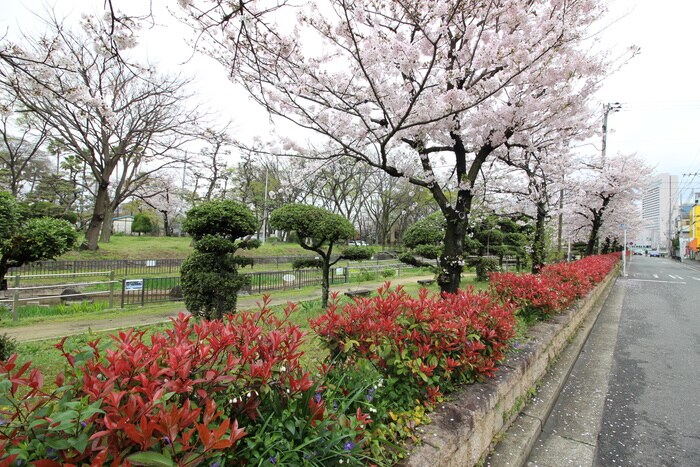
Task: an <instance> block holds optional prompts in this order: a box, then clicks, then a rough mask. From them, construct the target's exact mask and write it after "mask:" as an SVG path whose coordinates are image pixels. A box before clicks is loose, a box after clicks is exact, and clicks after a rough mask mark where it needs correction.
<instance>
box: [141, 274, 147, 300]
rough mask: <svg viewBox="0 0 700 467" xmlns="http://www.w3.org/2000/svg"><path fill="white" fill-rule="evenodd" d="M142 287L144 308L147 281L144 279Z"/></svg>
mask: <svg viewBox="0 0 700 467" xmlns="http://www.w3.org/2000/svg"><path fill="white" fill-rule="evenodd" d="M142 280H143V282H142V285H141V306H144V305H145V304H146V279H142Z"/></svg>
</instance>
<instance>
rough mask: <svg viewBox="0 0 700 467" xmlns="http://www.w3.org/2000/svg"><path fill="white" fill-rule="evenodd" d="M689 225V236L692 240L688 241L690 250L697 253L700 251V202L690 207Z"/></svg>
mask: <svg viewBox="0 0 700 467" xmlns="http://www.w3.org/2000/svg"><path fill="white" fill-rule="evenodd" d="M688 217H689V220H690V222H689V227H690V230H689V232H688V237H689V239H690V241H689V242H688V250H690V251H692V252H694V253H696V254H697V251H698V241H699V240H698V239H700V204H695V205H694V206H693V207H691V208H690V213H689V216H688Z"/></svg>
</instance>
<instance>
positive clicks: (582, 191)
mask: <svg viewBox="0 0 700 467" xmlns="http://www.w3.org/2000/svg"><path fill="white" fill-rule="evenodd" d="M651 172H652V169H651V168H650V167H649V166H648V165H647V164H646V163H645V162H644V160H643V159H641V158H640V157H639V156H637V155H636V154H616V155H614V156H610V155H608V156H607V157H606V158H605V160H602V158H601V157H599V158H598V160H597V161H596V163H595V164H590V163H589V164H588V167H587V169H586V170H584V171H581V172H580V174H579V175H580V177H579V179H578V180H577V182H578V191H577V193H576V194H575V196H574V198H575V201H574V206H573V213H574V214H575V216H576V218H575V219H574V220H573V222H576V224H575V227H574V230H575V231H579V232H582V233H585V234H586V255H591V254H593V253H594V252H595V248H596V245H597V244H598V241H599V239H600V234H601V233H602V232H614V231H620V227H619V225H620V224H624V223H626V224H630V225H631V223H632V222H634V221H635V218H636V217H637V214H638V210H637V209H636V208H635V204H637V203H638V202H639V200H640V199H641V195H642V190H643V187H644V184H645V183H646V181H647V180H648V178H649V176H650V174H651Z"/></svg>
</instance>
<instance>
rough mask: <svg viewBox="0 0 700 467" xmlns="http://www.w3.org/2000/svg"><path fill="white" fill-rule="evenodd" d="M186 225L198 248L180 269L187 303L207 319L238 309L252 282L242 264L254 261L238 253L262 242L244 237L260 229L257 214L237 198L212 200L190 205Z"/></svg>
mask: <svg viewBox="0 0 700 467" xmlns="http://www.w3.org/2000/svg"><path fill="white" fill-rule="evenodd" d="M182 226H183V229H184V230H185V232H187V233H188V234H190V235H191V236H192V238H194V250H195V251H194V253H192V254H191V255H190V256H188V257H187V259H186V260H185V261H184V262H183V264H182V268H181V269H180V276H181V281H180V286H181V287H182V293H183V295H184V298H185V306H186V307H187V309H188V310H189V311H190V313H192V314H195V315H198V316H202V317H204V318H206V319H214V318H221V317H223V315H224V314H225V313H229V312H231V313H232V312H235V310H236V302H237V299H238V291H239V290H240V289H241V288H242V287H244V286H245V285H247V283H248V278H247V277H245V276H242V275H240V274H239V273H238V268H239V267H240V266H245V265H248V264H252V261H251V260H250V259H249V258H243V257H240V256H235V253H236V251H237V250H238V249H239V248H246V249H248V248H257V247H258V246H259V245H260V243H259V242H258V241H257V240H244V239H243V238H244V237H246V236H249V235H252V234H253V233H255V231H256V230H257V222H256V220H255V216H254V215H253V213H252V212H250V210H249V209H248V208H247V207H246V206H244V205H242V204H240V203H237V202H235V201H230V200H223V201H211V202H208V203H204V204H201V205H199V206H195V207H194V208H192V209H190V210H189V211H188V212H187V218H186V219H185V221H184V222H183V224H182Z"/></svg>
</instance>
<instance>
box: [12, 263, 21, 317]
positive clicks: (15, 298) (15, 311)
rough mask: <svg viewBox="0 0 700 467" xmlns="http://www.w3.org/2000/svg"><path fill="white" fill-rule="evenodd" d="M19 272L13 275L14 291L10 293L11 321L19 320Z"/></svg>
mask: <svg viewBox="0 0 700 467" xmlns="http://www.w3.org/2000/svg"><path fill="white" fill-rule="evenodd" d="M19 276H20V275H19V273H17V275H16V276H15V291H14V293H13V294H12V321H15V322H16V321H19V290H18V289H19V282H20V279H19Z"/></svg>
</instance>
